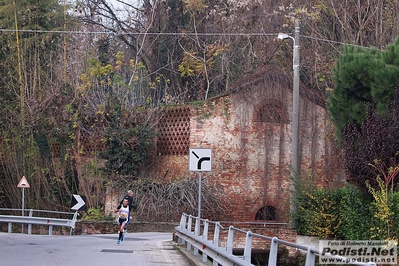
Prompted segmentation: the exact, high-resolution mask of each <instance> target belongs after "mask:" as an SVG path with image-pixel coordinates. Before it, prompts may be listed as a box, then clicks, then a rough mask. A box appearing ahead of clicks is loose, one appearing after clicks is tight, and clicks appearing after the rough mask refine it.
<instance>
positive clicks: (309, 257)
mask: <svg viewBox="0 0 399 266" xmlns="http://www.w3.org/2000/svg"><path fill="white" fill-rule="evenodd" d="M193 221H195V225H194V231H193V230H192V227H193ZM210 224H214V226H215V230H214V232H213V240H209V239H208V238H209V235H208V233H209V225H210ZM175 229H176V235H177V236H178V237H179V242H181V243H184V242H186V243H187V250H191V249H192V247H194V255H199V250H201V252H202V262H207V261H208V258H211V259H212V261H213V266H218V265H219V264H221V265H223V266H230V265H231V266H233V265H242V266H250V265H251V266H252V265H253V264H251V253H252V240H253V238H261V239H264V240H267V241H270V251H269V261H268V266H276V265H277V254H278V245H279V244H281V245H285V246H289V247H293V248H296V249H299V250H304V251H306V261H305V266H314V265H315V261H316V255H319V250H317V249H315V248H314V247H307V246H302V245H298V244H295V243H291V242H288V241H284V240H281V239H278V238H277V237H268V236H264V235H259V234H255V233H252V232H251V231H245V230H242V229H239V228H236V227H234V226H229V228H228V229H227V228H224V227H223V226H222V225H221V224H220V222H211V221H209V220H207V219H205V220H204V219H199V218H198V217H195V216H192V215H187V214H185V213H183V214H182V216H181V219H180V224H179V226H177V227H176V228H175ZM221 230H228V235H227V242H226V246H224V247H222V246H221V245H220V239H219V238H220V232H221ZM200 232H202V235H200ZM235 232H238V233H242V234H245V243H244V255H243V256H236V255H233V244H234V233H235ZM324 256H327V255H324ZM331 257H332V256H331ZM335 258H336V257H335ZM341 258H342V259H346V258H344V257H341ZM349 265H358V266H377V264H375V263H373V262H369V263H363V262H352V263H350V264H349Z"/></svg>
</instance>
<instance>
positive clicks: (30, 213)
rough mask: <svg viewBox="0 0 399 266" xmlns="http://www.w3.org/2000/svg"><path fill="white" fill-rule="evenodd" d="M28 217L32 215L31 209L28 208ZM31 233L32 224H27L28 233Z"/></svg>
mask: <svg viewBox="0 0 399 266" xmlns="http://www.w3.org/2000/svg"><path fill="white" fill-rule="evenodd" d="M29 217H33V210H32V209H30V210H29ZM31 234H32V224H28V235H31Z"/></svg>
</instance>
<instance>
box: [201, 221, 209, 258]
mask: <svg viewBox="0 0 399 266" xmlns="http://www.w3.org/2000/svg"><path fill="white" fill-rule="evenodd" d="M208 230H209V220H208V219H206V220H205V221H204V232H202V238H203V239H204V240H205V242H207V241H208ZM204 248H206V247H204V246H203V249H204ZM207 261H208V255H206V253H205V252H204V251H202V262H207Z"/></svg>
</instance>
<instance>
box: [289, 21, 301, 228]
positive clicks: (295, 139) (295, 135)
mask: <svg viewBox="0 0 399 266" xmlns="http://www.w3.org/2000/svg"><path fill="white" fill-rule="evenodd" d="M299 39H300V33H299V20H295V36H294V38H293V41H294V52H293V71H294V80H293V89H292V144H291V149H292V150H291V152H292V155H291V156H292V158H291V160H292V161H291V164H292V165H291V167H292V168H291V182H290V193H291V195H290V212H291V213H296V204H295V200H294V196H295V194H296V192H295V186H294V182H293V178H294V177H295V175H297V174H298V172H299ZM290 222H291V223H293V221H290Z"/></svg>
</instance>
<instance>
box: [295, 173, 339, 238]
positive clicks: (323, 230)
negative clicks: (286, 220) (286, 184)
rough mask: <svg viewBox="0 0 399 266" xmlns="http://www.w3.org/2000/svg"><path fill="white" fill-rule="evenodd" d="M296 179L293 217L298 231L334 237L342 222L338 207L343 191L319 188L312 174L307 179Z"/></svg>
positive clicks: (322, 236)
mask: <svg viewBox="0 0 399 266" xmlns="http://www.w3.org/2000/svg"><path fill="white" fill-rule="evenodd" d="M294 179H297V180H296V181H295V182H294V183H295V205H296V212H295V214H294V217H293V218H294V223H295V226H296V229H297V230H298V233H299V234H306V235H312V236H319V237H321V238H331V237H334V236H335V234H336V231H337V230H338V228H339V226H340V225H341V223H342V221H341V217H340V215H339V211H340V209H339V208H338V206H340V202H341V200H342V195H341V191H340V190H334V191H329V190H324V189H322V188H317V187H316V185H315V184H316V182H315V179H314V176H313V175H312V174H310V175H306V177H305V180H300V179H299V176H296V177H294Z"/></svg>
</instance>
